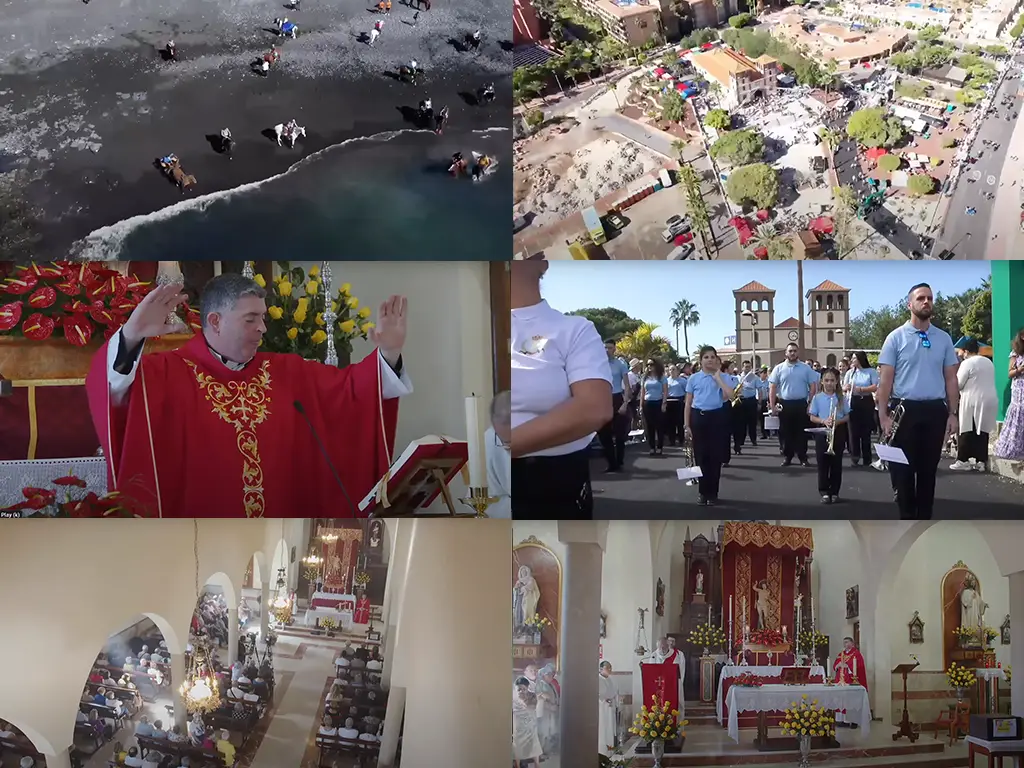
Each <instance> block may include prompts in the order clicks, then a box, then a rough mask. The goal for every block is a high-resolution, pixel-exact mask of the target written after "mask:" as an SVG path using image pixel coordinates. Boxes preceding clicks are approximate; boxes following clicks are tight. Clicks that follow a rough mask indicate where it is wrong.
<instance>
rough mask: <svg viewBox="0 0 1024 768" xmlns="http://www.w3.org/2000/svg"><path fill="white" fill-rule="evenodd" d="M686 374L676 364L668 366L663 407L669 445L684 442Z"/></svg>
mask: <svg viewBox="0 0 1024 768" xmlns="http://www.w3.org/2000/svg"><path fill="white" fill-rule="evenodd" d="M686 379H687V377H686V374H684V373H682V372H681V371H680V367H679V366H678V365H670V366H669V367H668V379H667V381H668V400H667V401H666V402H667V404H668V407H667V408H666V409H665V435H666V437H668V444H669V445H677V444H678V445H682V444H683V443H685V442H686V435H685V434H684V433H683V428H684V424H683V403H684V401H685V400H686Z"/></svg>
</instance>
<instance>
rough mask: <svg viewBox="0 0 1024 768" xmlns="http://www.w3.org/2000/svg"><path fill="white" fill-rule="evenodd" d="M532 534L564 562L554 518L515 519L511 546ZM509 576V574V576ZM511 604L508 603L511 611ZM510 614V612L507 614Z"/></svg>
mask: <svg viewBox="0 0 1024 768" xmlns="http://www.w3.org/2000/svg"><path fill="white" fill-rule="evenodd" d="M531 536H533V537H534V538H535V539H537V540H538V541H540V543H541V544H543V545H544V546H545V547H547V548H548V549H550V550H551V551H552V552H554V553H555V557H557V558H558V562H560V563H562V564H563V567H564V564H565V544H563V543H562V542H561V541H559V540H558V522H557V521H555V520H551V521H548V520H515V521H513V523H512V546H515V545H517V544H521V543H522V542H523V541H525V540H526V539H528V538H530V537H531ZM509 578H511V576H510V577H509ZM511 589H512V585H511V584H509V590H510V591H509V599H510V600H511V595H512V592H511ZM511 609H512V606H511V604H510V605H509V610H510V611H511ZM509 615H510V616H511V613H510V614H509Z"/></svg>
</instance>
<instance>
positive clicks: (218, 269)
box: [213, 261, 224, 277]
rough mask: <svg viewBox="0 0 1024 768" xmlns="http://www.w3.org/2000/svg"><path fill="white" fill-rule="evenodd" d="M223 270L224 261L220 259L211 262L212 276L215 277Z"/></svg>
mask: <svg viewBox="0 0 1024 768" xmlns="http://www.w3.org/2000/svg"><path fill="white" fill-rule="evenodd" d="M223 272H224V262H222V261H215V262H213V276H214V277H217V276H218V275H220V274H222V273H223Z"/></svg>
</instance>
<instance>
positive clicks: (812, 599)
mask: <svg viewBox="0 0 1024 768" xmlns="http://www.w3.org/2000/svg"><path fill="white" fill-rule="evenodd" d="M811 631H812V632H813V631H814V598H813V597H812V598H811Z"/></svg>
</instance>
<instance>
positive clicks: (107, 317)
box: [89, 302, 117, 325]
mask: <svg viewBox="0 0 1024 768" xmlns="http://www.w3.org/2000/svg"><path fill="white" fill-rule="evenodd" d="M89 315H90V316H91V317H92V319H93V320H95V321H96V322H97V323H100V324H101V325H112V324H113V323H115V322H117V317H116V316H115V314H114V313H113V312H111V311H110V310H109V309H107V308H106V307H104V306H103V304H101V303H100V302H96V303H94V304H93V305H92V308H91V309H90V310H89Z"/></svg>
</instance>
